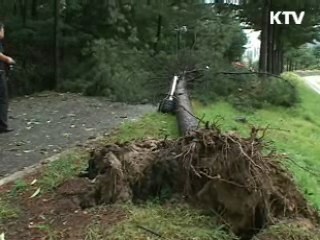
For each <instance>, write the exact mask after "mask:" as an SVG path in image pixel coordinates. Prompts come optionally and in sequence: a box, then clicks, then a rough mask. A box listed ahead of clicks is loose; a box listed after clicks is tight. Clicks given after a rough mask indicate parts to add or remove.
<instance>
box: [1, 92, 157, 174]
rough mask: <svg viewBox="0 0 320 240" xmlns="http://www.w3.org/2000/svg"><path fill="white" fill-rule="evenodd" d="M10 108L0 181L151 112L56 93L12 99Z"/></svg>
mask: <svg viewBox="0 0 320 240" xmlns="http://www.w3.org/2000/svg"><path fill="white" fill-rule="evenodd" d="M10 108H11V109H10V122H9V123H10V127H12V128H14V129H15V131H14V132H12V133H8V134H1V135H0V166H1V168H0V177H3V176H5V175H7V174H10V173H13V172H15V171H18V170H21V169H23V168H24V167H28V166H31V165H33V164H36V163H38V162H40V161H41V160H42V159H44V158H47V157H50V156H52V155H54V154H56V153H59V152H61V151H62V150H64V149H66V148H69V147H71V146H74V145H76V144H77V143H83V142H85V141H86V140H88V139H89V138H94V137H96V136H99V135H102V134H104V133H107V132H110V130H111V129H113V128H115V127H117V126H119V125H120V124H121V123H122V122H126V121H132V120H135V119H137V118H138V117H141V116H142V115H144V114H146V113H149V112H152V111H155V108H154V107H152V106H150V105H138V106H130V105H126V104H122V103H112V102H109V101H107V100H106V99H103V98H89V97H83V96H80V95H77V94H57V93H43V94H39V95H37V96H34V97H23V98H18V99H14V100H13V101H12V102H11V105H10Z"/></svg>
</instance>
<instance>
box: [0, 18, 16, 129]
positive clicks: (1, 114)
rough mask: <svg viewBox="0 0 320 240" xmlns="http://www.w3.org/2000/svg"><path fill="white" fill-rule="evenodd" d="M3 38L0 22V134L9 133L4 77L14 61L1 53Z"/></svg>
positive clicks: (7, 99)
mask: <svg viewBox="0 0 320 240" xmlns="http://www.w3.org/2000/svg"><path fill="white" fill-rule="evenodd" d="M3 38H4V25H3V23H1V22H0V133H7V132H11V131H12V129H10V128H9V127H8V107H9V98H8V86H7V80H6V77H5V69H6V64H8V65H12V64H15V61H14V60H13V59H12V58H11V57H9V56H6V55H5V54H4V53H3V51H4V50H3V45H2V40H3Z"/></svg>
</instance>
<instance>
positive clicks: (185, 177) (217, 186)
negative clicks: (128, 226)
mask: <svg viewBox="0 0 320 240" xmlns="http://www.w3.org/2000/svg"><path fill="white" fill-rule="evenodd" d="M186 96H187V94H186V88H185V82H184V81H181V82H180V84H179V86H178V90H177V101H178V106H179V107H178V109H177V111H178V112H177V117H178V121H179V126H180V130H181V133H182V135H183V136H182V137H181V138H179V139H176V140H146V141H139V142H132V143H114V144H108V145H106V146H103V147H100V148H98V149H93V150H92V152H91V158H90V160H89V164H90V166H89V170H90V171H91V176H90V177H91V178H96V181H95V183H94V186H93V187H92V189H91V191H89V193H88V194H86V195H84V196H83V197H82V201H81V206H82V207H83V208H87V207H92V206H95V205H100V204H113V203H119V202H127V201H133V202H136V201H144V200H147V199H149V198H150V197H161V195H162V194H163V193H164V192H166V194H168V192H170V193H171V196H175V197H177V196H179V197H181V199H183V200H184V201H188V202H189V203H190V204H191V205H195V206H196V207H198V208H199V207H200V208H202V209H205V210H210V211H212V212H215V213H216V214H218V215H219V216H220V219H221V221H222V224H224V225H227V226H229V227H230V229H231V230H232V231H233V232H234V233H235V234H237V235H238V236H240V237H241V238H242V239H251V238H252V236H253V235H255V234H256V233H257V232H259V231H260V230H261V229H265V228H267V227H268V226H270V225H273V224H276V223H278V222H280V221H281V220H283V219H288V218H290V219H308V221H310V223H311V225H313V226H317V224H318V221H319V218H318V214H317V212H316V211H315V210H313V209H312V208H310V207H309V205H308V203H307V201H306V200H305V198H304V196H303V194H302V193H300V191H299V189H298V188H297V186H296V185H295V183H294V181H293V177H292V176H291V174H290V173H289V172H288V171H287V169H286V168H285V167H284V165H283V164H282V163H281V160H282V157H281V156H280V155H276V154H274V153H270V154H263V152H265V151H264V150H266V149H268V146H267V144H266V143H265V142H264V140H263V135H264V130H261V129H252V132H251V135H250V136H249V137H248V138H241V137H239V136H237V135H235V134H224V133H222V132H221V131H220V130H219V129H218V128H217V127H215V125H212V126H208V124H207V126H206V127H205V128H202V129H197V128H196V127H197V126H198V121H197V119H196V118H195V117H194V116H193V114H192V107H191V103H190V99H189V97H186Z"/></svg>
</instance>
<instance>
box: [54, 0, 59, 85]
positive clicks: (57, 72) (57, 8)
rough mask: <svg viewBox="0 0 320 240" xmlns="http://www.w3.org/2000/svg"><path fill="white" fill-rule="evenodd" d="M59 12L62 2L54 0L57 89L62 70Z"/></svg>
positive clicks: (55, 78)
mask: <svg viewBox="0 0 320 240" xmlns="http://www.w3.org/2000/svg"><path fill="white" fill-rule="evenodd" d="M59 11H60V0H54V81H55V87H56V88H58V87H59V86H60V82H59V78H60V68H59V48H60V44H59V29H60V26H59V25H60V24H59V20H60V19H59V15H60V14H59Z"/></svg>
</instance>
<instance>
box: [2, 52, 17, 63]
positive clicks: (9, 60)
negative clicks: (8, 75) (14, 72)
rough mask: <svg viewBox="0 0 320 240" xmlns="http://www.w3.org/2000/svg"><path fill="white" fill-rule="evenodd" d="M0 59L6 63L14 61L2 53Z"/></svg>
mask: <svg viewBox="0 0 320 240" xmlns="http://www.w3.org/2000/svg"><path fill="white" fill-rule="evenodd" d="M0 61H2V62H5V63H7V64H14V63H15V61H14V60H13V59H12V58H11V57H9V56H6V55H4V54H3V53H0Z"/></svg>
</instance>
